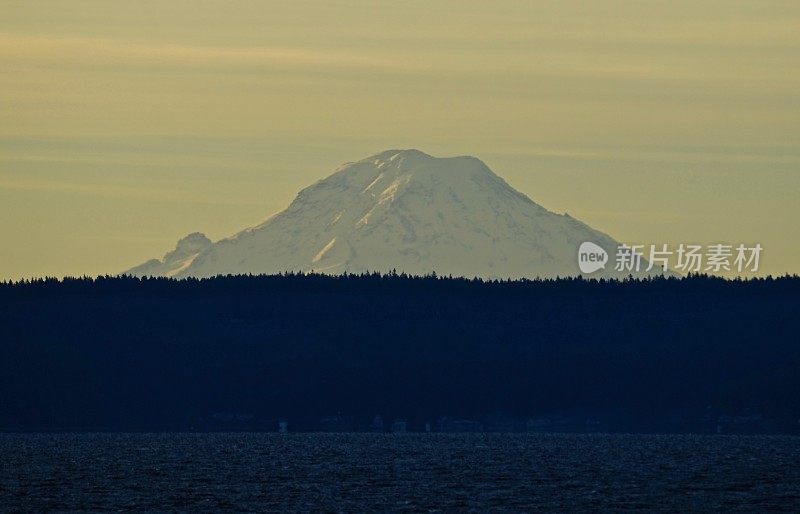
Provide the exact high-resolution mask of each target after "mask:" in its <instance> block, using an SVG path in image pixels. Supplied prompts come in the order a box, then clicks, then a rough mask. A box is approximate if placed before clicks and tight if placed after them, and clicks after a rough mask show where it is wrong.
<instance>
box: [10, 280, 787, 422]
mask: <svg viewBox="0 0 800 514" xmlns="http://www.w3.org/2000/svg"><path fill="white" fill-rule="evenodd" d="M798 293H800V277H796V276H795V277H781V278H765V279H752V280H723V279H720V278H713V277H708V276H691V277H688V278H685V279H675V278H669V279H667V278H653V279H642V280H634V279H630V280H625V281H594V280H585V279H581V278H566V279H555V280H534V281H493V282H491V281H488V282H487V281H482V280H477V279H476V280H467V279H459V278H440V277H435V276H428V277H408V276H405V275H397V274H391V275H378V274H372V275H360V276H352V275H351V276H339V277H332V276H323V275H298V274H286V275H279V276H229V277H217V278H213V279H203V280H197V279H186V280H180V281H176V280H171V279H165V278H151V279H138V278H131V277H99V278H96V279H91V278H67V279H64V280H56V279H40V280H33V281H21V282H14V283H11V282H5V283H0V391H2V393H1V394H0V429H5V430H65V429H67V430H68V429H99V430H190V429H197V430H274V429H276V427H277V420H278V419H279V418H285V419H287V420H288V423H289V427H290V429H291V430H318V429H331V430H362V429H363V430H366V429H378V430H380V426H381V425H380V424H377V425H376V423H375V421H374V420H375V417H376V415H379V416H380V419H381V420H385V421H386V424H385V425H383V426H385V427H386V428H385V429H387V430H388V427H390V426H391V422H392V421H395V420H403V421H407V422H408V428H409V429H410V430H422V429H423V427H425V425H426V424H427V425H428V426H430V427H431V430H434V431H435V430H437V429H440V430H461V429H463V430H478V429H482V430H515V431H532V430H533V431H540V430H548V431H549V430H553V431H561V430H563V431H585V430H602V431H617V432H620V431H623V432H627V431H635V432H717V431H721V432H773V433H794V432H800V423H799V420H800V398H799V397H798V394H797V393H798V391H800V337H798V334H799V333H800V314H799V313H800V295H799V294H798Z"/></svg>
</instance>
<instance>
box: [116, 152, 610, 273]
mask: <svg viewBox="0 0 800 514" xmlns="http://www.w3.org/2000/svg"><path fill="white" fill-rule="evenodd" d="M584 241H592V242H594V243H597V244H598V245H600V246H602V247H603V248H605V249H606V251H607V252H608V253H609V257H610V258H611V259H613V255H614V251H615V249H616V246H617V243H616V242H615V241H614V240H613V239H611V238H610V237H609V236H607V235H605V234H603V233H601V232H598V231H596V230H594V229H592V228H590V227H589V226H587V225H585V224H584V223H581V222H580V221H578V220H576V219H574V218H572V217H570V216H568V215H566V214H563V215H560V214H555V213H553V212H550V211H548V210H547V209H545V208H543V207H541V206H539V205H537V204H536V203H534V202H533V201H532V200H531V199H530V198H528V197H527V196H525V195H524V194H522V193H520V192H518V191H516V190H515V189H513V188H512V187H511V186H509V185H508V184H507V183H506V182H505V181H504V180H503V179H502V178H500V177H499V176H497V175H496V174H494V173H493V172H492V171H491V170H490V169H489V168H488V167H487V166H486V165H485V164H484V163H483V162H481V161H480V160H479V159H476V158H474V157H452V158H436V157H432V156H430V155H427V154H425V153H422V152H420V151H418V150H389V151H385V152H381V153H379V154H377V155H373V156H372V157H368V158H366V159H363V160H361V161H358V162H354V163H348V164H345V165H343V166H341V167H340V168H339V169H338V170H337V171H336V172H335V173H334V174H332V175H330V176H329V177H327V178H325V179H323V180H320V181H319V182H317V183H315V184H313V185H311V186H309V187H307V188H305V189H303V190H302V191H300V193H299V194H298V195H297V198H295V200H294V201H293V202H292V203H291V205H289V207H288V208H287V209H286V210H284V211H282V212H280V213H278V214H276V215H274V216H272V217H271V218H269V219H268V220H267V221H265V222H264V223H262V224H260V225H258V226H255V227H252V228H248V229H246V230H243V231H242V232H239V233H238V234H236V235H234V236H232V237H229V238H227V239H222V240H221V241H218V242H216V243H211V242H210V241H209V240H208V239H207V238H206V237H205V236H203V235H202V234H191V235H189V236H187V237H186V238H184V239H182V240H181V241H180V242H179V243H178V246H177V248H176V249H175V250H174V251H172V252H170V253H168V254H167V255H166V256H165V257H164V259H163V260H161V261H158V260H152V261H148V262H147V263H145V264H143V265H141V266H137V267H136V268H133V269H131V270H129V271H128V272H127V273H128V274H131V275H137V276H143V275H164V276H175V277H189V276H192V277H209V276H214V275H220V274H223V275H224V274H247V273H251V274H261V273H265V274H274V273H281V272H284V271H302V272H310V271H313V272H318V273H329V274H339V273H344V272H352V273H360V272H366V271H379V272H390V271H392V270H396V271H397V272H398V273H400V272H406V273H409V274H419V275H422V274H427V273H431V272H434V271H435V272H436V273H437V274H439V275H453V276H466V277H475V276H477V277H483V278H519V277H531V278H532V277H537V276H539V277H555V276H567V275H577V274H579V270H578V265H577V253H578V247H579V246H580V244H581V243H582V242H584ZM615 275H616V274H615V272H614V271H613V264H612V265H609V266H608V268H606V269H605V270H601V271H598V272H597V273H594V274H593V275H592V276H606V277H608V276H615Z"/></svg>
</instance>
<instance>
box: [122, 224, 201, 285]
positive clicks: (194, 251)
mask: <svg viewBox="0 0 800 514" xmlns="http://www.w3.org/2000/svg"><path fill="white" fill-rule="evenodd" d="M211 245H213V243H212V242H211V240H210V239H208V238H207V237H206V236H205V235H204V234H201V233H199V232H195V233H193V234H189V235H188V236H186V237H184V238H183V239H181V240H180V241H178V244H177V245H176V246H175V249H174V250H172V251H171V252H168V253H167V254H166V255H164V257H163V258H162V259H161V260H158V259H151V260H149V261H147V262H145V263H144V264H141V265H139V266H136V267H135V268H132V269H130V270H128V271H127V272H126V274H128V275H134V276H156V277H157V276H163V277H172V276H174V275H175V274H177V273H180V272H181V271H183V270H185V269H186V268H188V267H189V266H190V265H191V264H192V261H194V259H195V258H196V257H197V256H198V255H199V254H200V252H202V251H203V250H207V249H208V248H210V247H211Z"/></svg>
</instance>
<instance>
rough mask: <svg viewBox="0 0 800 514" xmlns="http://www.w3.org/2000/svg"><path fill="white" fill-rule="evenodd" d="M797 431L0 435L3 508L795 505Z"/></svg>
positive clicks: (798, 493)
mask: <svg viewBox="0 0 800 514" xmlns="http://www.w3.org/2000/svg"><path fill="white" fill-rule="evenodd" d="M799 466H800V438H793V437H736V436H704V437H701V436H615V435H449V434H430V435H423V434H417V435H412V434H408V435H380V434H342V435H338V434H288V435H280V434H58V435H16V434H6V435H0V510H3V511H35V512H44V511H54V510H55V511H94V512H96V511H111V510H114V511H203V512H205V511H311V510H326V511H343V512H360V511H409V512H429V511H477V512H483V511H487V510H496V511H530V510H537V509H538V510H546V511H587V510H614V511H621V510H635V511H647V512H650V511H687V510H702V511H708V510H715V511H725V512H727V511H732V510H742V511H750V512H763V511H767V510H777V511H780V510H782V511H800V467H799Z"/></svg>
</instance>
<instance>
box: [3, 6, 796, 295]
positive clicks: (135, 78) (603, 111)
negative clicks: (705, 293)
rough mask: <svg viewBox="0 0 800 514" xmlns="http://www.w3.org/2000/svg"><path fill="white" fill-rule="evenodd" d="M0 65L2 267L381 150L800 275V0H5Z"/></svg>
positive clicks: (199, 220) (165, 234)
mask: <svg viewBox="0 0 800 514" xmlns="http://www.w3.org/2000/svg"><path fill="white" fill-rule="evenodd" d="M0 64H2V66H3V69H4V70H5V71H6V73H4V74H3V75H2V77H0V98H2V99H3V102H2V104H0V111H2V113H3V116H2V119H3V122H2V123H1V124H0V239H1V240H2V241H3V245H2V249H0V280H2V279H17V278H21V277H33V276H44V275H55V276H63V275H83V274H89V275H97V274H106V273H119V272H121V271H123V270H125V269H128V268H130V267H131V266H134V265H136V264H139V263H141V262H144V261H146V260H147V259H150V258H153V257H160V256H162V255H163V254H164V253H165V252H167V251H168V250H170V249H172V248H173V247H174V245H175V242H176V241H177V240H178V239H179V238H181V237H183V236H185V235H186V234H188V233H191V232H196V231H199V232H203V233H205V234H206V235H208V236H209V237H210V238H211V239H212V240H217V239H220V238H223V237H226V236H229V235H232V234H234V233H236V232H238V231H239V230H241V229H243V228H245V227H247V226H252V225H255V224H257V223H259V222H261V221H263V220H264V219H266V218H267V217H268V216H269V215H271V214H273V213H275V212H277V211H279V210H281V209H283V208H285V207H286V206H287V205H288V204H289V202H290V201H291V200H292V198H293V197H294V195H295V194H296V193H297V192H298V191H299V190H300V189H302V188H303V187H305V186H308V185H309V184H311V183H313V182H314V181H316V180H319V179H321V178H323V177H325V176H327V175H329V174H330V173H332V172H333V171H334V170H335V169H336V167H337V166H339V165H340V164H342V163H344V162H348V161H354V160H359V159H362V158H364V157H367V156H369V155H372V154H375V153H378V152H380V151H382V150H386V149H389V148H417V149H419V150H422V151H424V152H426V153H429V154H432V155H434V156H443V157H444V156H452V155H473V156H475V157H478V158H480V159H481V160H483V161H484V162H486V164H487V165H488V166H489V167H490V168H491V169H492V170H493V171H494V172H496V173H497V174H498V175H500V176H502V177H503V178H504V179H506V180H507V181H508V182H509V184H511V185H512V186H513V187H515V188H516V189H518V190H520V191H521V192H523V193H525V194H527V195H528V196H530V197H531V198H532V199H533V200H534V201H536V202H537V203H539V204H540V205H542V206H544V207H545V208H547V209H549V210H551V211H554V212H559V213H562V212H568V213H569V214H570V215H572V216H574V217H576V218H578V219H580V220H581V221H583V222H585V223H587V224H588V225H590V226H591V227H593V228H595V229H598V230H600V231H602V232H605V233H607V234H609V235H611V236H612V237H614V238H615V239H617V240H619V241H624V242H641V243H656V244H660V243H670V244H678V243H682V242H683V243H691V242H695V243H703V244H711V243H717V242H728V243H740V242H742V243H748V244H752V243H760V244H761V245H762V246H763V247H764V253H763V256H762V262H761V271H760V273H759V275H763V274H783V273H800V259H798V257H797V256H798V255H800V241H797V240H796V237H792V236H791V233H794V232H795V231H796V229H795V228H794V225H795V224H796V222H797V220H798V219H800V203H798V201H797V198H798V193H800V175H798V172H799V170H798V165H800V139H798V134H800V71H798V70H800V4H798V3H796V2H758V3H753V2H738V1H724V2H723V1H713V2H711V1H701V2H689V1H685V2H670V3H643V2H624V1H610V0H603V1H597V2H591V3H583V2H558V3H544V2H542V3H534V2H530V3H527V2H517V1H499V2H493V3H483V2H470V1H466V2H465V1H450V0H447V1H446V0H434V1H426V2H422V1H409V2H403V3H398V4H385V5H384V4H382V5H381V6H380V8H378V7H375V6H374V5H373V4H370V3H366V2H354V1H325V2H322V1H307V2H293V3H291V4H290V5H285V4H281V3H270V2H255V1H252V2H251V1H233V2H225V3H222V2H204V3H197V2H184V1H177V0H172V1H166V2H159V3H125V2H109V1H91V0H79V1H75V2H70V3H62V2H55V1H42V2H37V3H35V4H33V3H30V2H22V1H7V2H4V3H3V5H2V6H0Z"/></svg>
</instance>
